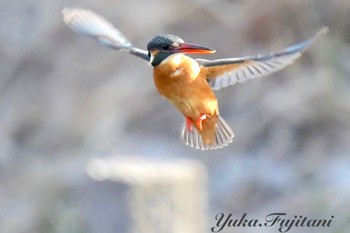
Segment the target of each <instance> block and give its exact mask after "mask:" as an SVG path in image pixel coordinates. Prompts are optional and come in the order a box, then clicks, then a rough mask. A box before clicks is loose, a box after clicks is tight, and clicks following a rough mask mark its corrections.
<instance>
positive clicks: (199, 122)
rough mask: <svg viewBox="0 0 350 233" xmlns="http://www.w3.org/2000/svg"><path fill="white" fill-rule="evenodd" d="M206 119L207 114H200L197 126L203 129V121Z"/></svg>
mask: <svg viewBox="0 0 350 233" xmlns="http://www.w3.org/2000/svg"><path fill="white" fill-rule="evenodd" d="M205 119H207V115H205V114H203V115H202V116H200V117H199V118H198V119H197V122H196V124H197V127H198V129H199V130H200V131H202V130H203V124H202V121H203V120H205Z"/></svg>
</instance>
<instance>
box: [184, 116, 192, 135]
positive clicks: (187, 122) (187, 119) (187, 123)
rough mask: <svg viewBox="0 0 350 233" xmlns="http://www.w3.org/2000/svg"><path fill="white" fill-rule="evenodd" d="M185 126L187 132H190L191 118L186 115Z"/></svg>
mask: <svg viewBox="0 0 350 233" xmlns="http://www.w3.org/2000/svg"><path fill="white" fill-rule="evenodd" d="M185 119H186V127H187V130H188V131H189V132H192V130H193V129H192V120H191V118H189V117H186V118H185Z"/></svg>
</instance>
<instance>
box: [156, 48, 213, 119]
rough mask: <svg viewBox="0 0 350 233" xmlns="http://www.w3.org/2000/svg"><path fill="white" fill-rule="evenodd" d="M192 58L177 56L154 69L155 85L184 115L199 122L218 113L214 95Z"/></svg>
mask: <svg viewBox="0 0 350 233" xmlns="http://www.w3.org/2000/svg"><path fill="white" fill-rule="evenodd" d="M200 71H201V67H200V66H199V64H198V63H197V62H196V61H195V60H194V59H192V58H190V57H188V56H185V55H183V54H174V55H171V56H169V57H168V58H166V59H165V60H164V61H162V62H161V63H160V64H159V65H158V66H156V67H155V68H154V73H153V77H154V82H155V85H156V87H157V89H158V91H159V92H160V94H161V95H162V96H164V97H165V98H167V99H168V100H169V101H170V102H171V103H172V104H173V105H174V106H175V107H176V108H177V109H178V110H179V111H180V112H182V114H183V115H185V116H187V117H190V118H192V119H193V120H195V119H197V118H198V117H199V116H200V115H202V114H207V115H208V116H212V115H214V114H218V103H217V100H216V97H215V95H214V92H213V91H212V89H211V88H210V86H209V85H208V83H207V81H206V80H205V77H202V75H201V72H200Z"/></svg>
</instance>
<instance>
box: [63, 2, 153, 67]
mask: <svg viewBox="0 0 350 233" xmlns="http://www.w3.org/2000/svg"><path fill="white" fill-rule="evenodd" d="M62 14H63V21H64V22H65V23H66V25H67V26H69V27H70V28H72V29H73V30H74V31H76V32H78V33H80V34H82V35H84V36H88V37H91V38H93V39H96V40H97V41H98V42H99V43H100V44H101V45H104V46H106V47H108V48H112V49H117V50H124V51H126V52H129V53H131V54H133V55H135V56H138V57H140V58H142V59H144V60H146V61H147V62H149V57H148V53H147V51H145V50H142V49H139V48H136V47H134V46H133V45H132V44H131V42H130V41H129V40H128V39H127V38H126V37H125V36H124V35H123V33H121V32H120V31H119V30H118V29H116V28H115V27H114V26H113V25H112V24H111V23H110V22H108V21H107V20H106V19H104V18H103V17H102V16H100V15H98V14H96V13H94V12H92V11H90V10H85V9H79V8H71V9H68V8H66V9H63V10H62Z"/></svg>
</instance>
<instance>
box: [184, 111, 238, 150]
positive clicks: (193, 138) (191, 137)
mask: <svg viewBox="0 0 350 233" xmlns="http://www.w3.org/2000/svg"><path fill="white" fill-rule="evenodd" d="M215 127H216V133H215V141H214V142H213V143H210V144H205V143H203V139H202V136H201V135H200V134H199V133H198V130H197V129H196V128H195V127H192V129H188V127H187V126H186V123H185V124H184V126H183V128H182V131H181V139H183V140H184V141H185V143H186V145H189V146H190V147H194V148H195V149H200V150H215V149H220V148H223V147H225V146H227V145H228V144H230V143H231V142H232V140H233V137H234V133H233V131H232V129H231V128H230V126H229V125H228V124H227V123H226V122H225V120H224V119H222V118H221V117H220V116H219V119H218V122H217V123H216V126H215Z"/></svg>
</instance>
